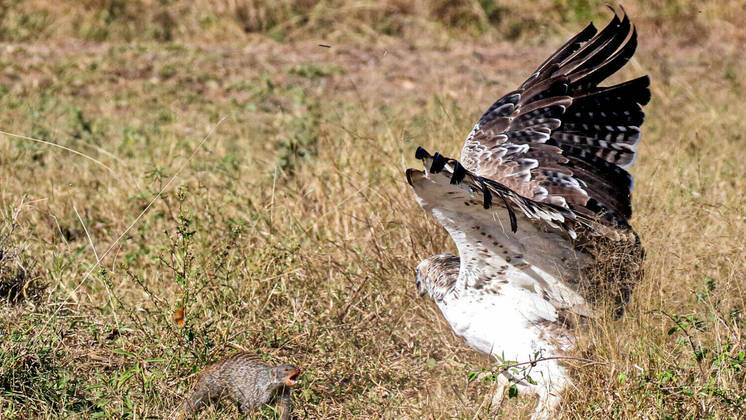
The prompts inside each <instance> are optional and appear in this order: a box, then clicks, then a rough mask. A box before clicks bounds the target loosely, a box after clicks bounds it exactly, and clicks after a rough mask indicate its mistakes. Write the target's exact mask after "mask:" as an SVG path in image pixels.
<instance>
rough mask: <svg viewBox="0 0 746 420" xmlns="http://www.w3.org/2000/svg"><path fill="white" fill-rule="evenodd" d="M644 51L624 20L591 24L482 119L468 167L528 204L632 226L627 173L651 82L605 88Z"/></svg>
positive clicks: (472, 136)
mask: <svg viewBox="0 0 746 420" xmlns="http://www.w3.org/2000/svg"><path fill="white" fill-rule="evenodd" d="M636 47H637V32H636V30H635V28H634V26H633V25H631V24H630V21H629V19H628V17H627V16H626V15H624V14H622V15H621V16H618V15H616V14H615V16H614V18H613V19H612V20H611V22H610V23H609V24H608V25H607V26H606V28H604V29H603V30H602V31H601V32H598V33H596V28H595V27H594V26H593V24H590V25H588V26H587V27H586V28H585V29H584V30H583V31H582V32H580V33H579V34H577V35H576V36H574V37H573V38H571V39H570V40H569V41H567V43H565V45H563V46H562V47H561V48H560V49H559V50H557V51H556V52H555V53H554V54H552V55H551V56H550V57H549V58H548V59H547V60H546V61H545V62H544V63H542V64H541V65H540V66H539V68H538V69H536V71H535V72H534V73H533V74H532V75H531V76H530V77H529V78H528V80H526V81H525V82H524V83H523V84H522V85H521V87H520V88H518V89H517V90H515V91H513V92H511V93H509V94H507V95H505V96H503V97H502V98H501V99H499V100H498V101H497V102H495V104H493V105H492V106H491V107H490V108H489V109H488V110H487V112H485V113H484V115H482V117H481V118H480V119H479V121H478V122H477V123H476V125H475V126H474V128H473V129H472V130H471V132H470V133H469V135H468V137H467V139H466V142H465V144H464V147H463V150H462V152H461V163H462V164H463V165H464V167H465V168H466V169H468V170H470V171H471V172H473V173H474V174H475V175H477V176H479V177H481V178H484V179H489V180H491V181H493V182H495V183H498V184H500V185H502V186H504V187H505V188H508V189H510V190H512V191H513V192H515V193H516V194H518V195H520V196H523V197H525V198H529V199H531V200H533V201H537V202H543V203H551V204H554V205H557V206H560V207H563V208H565V209H569V210H571V211H572V212H574V213H577V214H582V215H584V216H588V217H593V218H597V219H599V220H601V221H602V222H603V223H605V224H608V225H610V226H616V227H620V228H625V227H627V226H628V225H627V219H629V217H630V216H631V214H632V210H631V206H630V193H631V190H632V177H631V176H630V175H629V174H628V173H627V171H625V169H624V168H627V167H628V166H629V165H631V164H632V162H633V161H634V158H635V154H636V151H635V146H636V145H637V143H638V142H639V140H640V128H639V127H640V125H641V124H642V122H643V119H644V113H643V112H642V109H641V105H645V104H646V103H647V102H648V101H649V100H650V91H649V89H648V85H649V79H648V77H647V76H643V77H640V78H637V79H634V80H630V81H627V82H624V83H620V84H617V85H614V86H609V87H599V86H598V85H599V83H601V82H602V81H603V80H605V79H606V78H608V77H609V76H611V75H612V74H613V73H615V72H616V71H617V70H619V69H620V68H621V67H622V66H624V64H625V63H627V61H629V59H630V58H631V57H632V55H633V54H634V52H635V49H636Z"/></svg>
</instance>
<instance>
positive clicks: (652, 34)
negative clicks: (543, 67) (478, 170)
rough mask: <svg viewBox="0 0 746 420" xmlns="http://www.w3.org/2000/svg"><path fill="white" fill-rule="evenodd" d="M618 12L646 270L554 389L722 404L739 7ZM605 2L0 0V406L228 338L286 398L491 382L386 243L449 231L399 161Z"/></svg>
mask: <svg viewBox="0 0 746 420" xmlns="http://www.w3.org/2000/svg"><path fill="white" fill-rule="evenodd" d="M65 3H66V4H65ZM626 7H627V10H628V12H629V13H630V15H631V16H632V18H633V21H635V22H636V23H637V24H638V28H639V32H640V47H639V48H638V53H637V56H636V59H635V60H633V61H632V63H631V65H629V66H628V67H627V68H626V69H625V70H624V71H623V72H622V73H623V74H622V75H621V77H626V78H628V77H631V76H635V75H641V74H650V76H651V78H652V80H653V86H652V90H653V100H652V101H651V103H650V105H649V106H648V107H647V112H648V119H647V121H646V123H645V126H644V130H643V131H644V137H643V142H642V143H641V145H640V147H639V150H640V157H639V159H638V161H637V163H636V164H635V165H634V166H633V169H632V172H633V175H634V176H635V178H636V181H637V182H636V186H635V191H634V200H633V205H634V209H635V212H636V213H635V217H634V219H633V221H632V222H633V225H634V226H635V227H636V228H637V230H638V232H639V233H640V235H641V237H642V239H643V242H644V244H645V245H646V249H647V260H646V264H645V267H646V275H645V278H644V280H643V281H642V283H641V284H640V285H639V287H638V288H637V289H636V291H635V294H634V296H633V303H632V305H631V306H630V307H629V310H628V312H627V315H626V316H625V317H624V318H623V319H622V320H619V321H613V320H610V319H609V320H604V321H602V322H600V323H599V324H598V325H597V326H596V328H595V329H593V330H590V331H587V332H584V333H583V334H584V335H583V336H582V337H581V343H580V346H579V349H578V351H577V353H578V355H579V356H582V357H585V358H589V359H593V360H597V361H598V362H599V363H598V364H593V365H580V364H572V366H573V367H574V369H573V370H572V371H573V375H574V376H575V378H576V381H575V386H574V387H573V388H572V389H570V390H568V392H567V395H566V402H565V403H564V405H563V413H564V415H565V417H566V418H578V419H585V418H608V417H609V416H612V417H616V418H636V417H644V418H663V417H669V418H735V417H738V416H739V415H740V414H739V413H741V412H742V411H743V410H744V406H745V405H746V402H744V399H745V398H746V353H745V352H746V337H744V332H746V326H745V323H746V314H745V313H744V301H745V299H746V290H744V288H745V287H746V282H744V278H745V277H746V250H745V249H744V238H746V210H745V209H744V191H746V181H744V180H745V179H746V171H745V170H744V165H743V163H744V162H746V147H745V146H746V137H744V134H743V133H744V132H746V119H744V116H745V114H744V110H743V105H742V104H743V102H744V99H745V98H744V83H746V77H745V76H744V69H746V52H744V48H743V45H744V43H746V29H744V26H743V22H744V21H746V9H745V6H744V5H743V3H742V2H739V1H727V0H725V1H719V2H708V3H707V4H700V2H694V1H688V0H666V1H664V0H658V1H651V2H647V3H646V5H645V6H642V5H638V4H626ZM607 18H608V13H607V12H606V11H605V9H604V8H603V7H602V2H600V1H593V0H585V1H583V0H555V1H549V0H544V1H539V2H537V3H531V2H525V1H523V2H521V1H513V0H509V1H500V2H493V1H487V0H482V1H476V0H461V1H457V2H447V1H445V0H433V1H425V0H419V1H415V2H406V1H398V0H388V1H383V2H374V1H366V0H357V1H347V2H343V1H341V0H336V1H334V0H329V1H318V0H293V1H291V0H282V1H277V2H270V1H269V0H266V1H261V0H257V1H251V0H224V1H221V2H207V1H197V2H187V1H154V0H141V1H133V2H131V1H123V0H86V1H82V2H77V1H66V2H58V1H54V2H53V1H34V2H31V1H19V0H0V39H2V40H3V43H2V45H0V48H1V49H2V55H0V107H1V108H2V110H3V112H2V113H0V129H1V130H3V131H5V132H8V133H15V134H21V135H24V136H28V137H30V138H33V139H37V140H32V139H30V138H19V137H16V136H10V135H2V137H1V138H0V209H1V211H2V213H0V292H2V296H1V297H0V299H2V300H1V301H0V305H2V309H0V311H2V314H1V315H0V417H3V418H15V417H43V418H48V417H58V416H65V417H68V416H72V417H78V418H90V417H115V418H122V417H128V418H142V417H163V416H166V415H168V414H169V413H170V412H171V410H172V409H173V408H174V407H175V406H176V404H177V403H178V401H180V399H181V398H182V397H183V395H185V393H186V392H187V390H188V389H189V385H190V384H191V382H192V380H191V379H192V378H193V377H192V376H190V375H191V374H192V373H194V372H197V371H198V370H199V369H200V368H201V367H203V366H205V365H206V364H207V363H208V362H210V361H213V360H215V359H217V358H219V357H220V356H222V355H224V354H226V353H229V352H232V351H235V350H237V349H247V350H251V351H256V352H257V353H260V354H262V355H264V356H265V357H267V358H268V359H271V360H273V361H283V362H285V361H286V362H289V363H293V364H296V365H298V366H302V367H303V368H304V372H303V376H302V383H301V386H300V387H299V389H298V392H297V393H296V396H297V404H296V408H295V411H294V414H295V415H296V416H297V417H299V418H422V417H427V418H443V417H457V418H485V417H487V404H488V403H489V401H490V398H491V395H490V390H491V389H492V388H493V385H492V384H490V383H488V382H485V383H480V382H471V383H469V381H468V378H469V376H470V375H469V374H470V373H471V372H474V371H479V370H482V369H488V368H490V367H491V366H493V363H492V362H490V361H489V360H487V359H486V358H483V357H480V356H478V355H476V354H474V353H473V352H472V351H471V350H470V349H469V348H467V347H466V346H465V345H464V344H463V343H462V342H460V341H459V339H457V338H456V337H454V336H453V334H452V333H451V332H450V330H449V328H448V326H447V325H446V324H445V322H444V321H443V320H442V319H441V317H440V315H439V313H438V311H437V309H436V308H435V307H434V305H432V304H431V303H429V302H428V301H427V300H425V299H419V298H417V297H416V294H415V289H414V285H413V279H412V268H413V267H414V266H415V265H416V263H417V262H418V261H419V260H420V259H421V258H423V257H425V256H427V255H430V254H433V253H437V252H442V251H445V250H452V249H453V245H452V243H451V242H450V240H449V239H448V237H447V235H446V234H445V233H444V232H443V230H442V229H441V228H440V227H439V226H438V225H437V224H436V222H434V220H432V218H430V217H427V216H426V215H425V214H424V213H423V212H422V210H421V209H420V208H419V207H418V206H417V204H416V202H415V201H414V199H413V195H412V193H411V191H410V190H409V189H408V188H407V186H406V182H405V180H404V176H403V171H404V169H405V168H406V167H408V166H411V165H416V162H415V161H414V158H413V151H414V149H415V148H416V146H417V145H423V146H425V147H426V148H427V149H428V150H433V151H435V150H438V151H441V152H444V153H447V154H449V155H456V152H457V151H458V150H459V148H460V145H461V141H462V139H463V137H464V135H465V134H466V133H467V132H468V130H469V129H470V127H471V124H472V122H473V121H474V120H476V118H477V117H478V115H479V114H480V113H481V111H482V110H484V109H485V108H486V107H487V106H488V105H489V104H491V102H492V101H493V100H494V99H495V98H496V97H497V96H499V95H501V94H502V93H505V92H507V91H509V90H510V89H512V88H513V87H515V86H517V84H519V83H520V82H521V81H522V80H523V78H524V77H525V76H526V75H527V74H528V72H529V71H530V70H532V69H533V67H534V66H535V65H537V64H538V63H539V62H540V61H541V60H542V59H543V58H544V57H545V56H546V55H547V54H548V53H550V52H551V51H552V50H553V49H554V48H555V47H556V46H558V45H559V44H560V43H561V42H562V40H563V39H564V38H566V37H568V36H569V35H571V34H572V33H574V32H575V31H577V30H578V29H580V28H581V27H582V26H583V25H584V24H585V23H586V22H587V20H589V19H595V20H596V23H597V24H599V25H602V24H604V23H605V21H606V19H607ZM319 44H325V45H329V46H330V47H331V48H326V47H322V46H319ZM38 140H44V141H49V142H52V143H54V144H56V145H58V146H60V147H57V146H53V145H49V144H42V143H40V142H38ZM61 147H65V148H69V149H71V150H75V151H77V152H78V153H73V152H71V151H69V150H64V149H62V148H61ZM138 215H142V217H139V216H138ZM99 258H100V260H101V261H100V263H99V264H97V263H96V262H97V260H98V259H99ZM179 308H183V309H184V318H183V320H181V319H179V318H178V317H175V316H174V314H175V313H177V312H178V310H179ZM182 321H183V324H182ZM530 404H531V400H530V399H521V398H518V399H510V400H508V401H507V402H506V403H505V404H504V406H503V407H502V412H503V414H506V416H513V415H516V414H517V413H525V412H528V411H529V409H530V408H531V407H530ZM235 413H236V408H235V407H232V406H225V407H223V408H220V409H212V410H208V411H206V412H204V413H203V414H202V417H203V418H212V417H228V416H231V415H234V414H235ZM263 415H264V416H265V417H266V418H272V417H273V416H274V414H273V413H272V412H271V410H266V411H265V412H264V414H263ZM509 418H510V417H509Z"/></svg>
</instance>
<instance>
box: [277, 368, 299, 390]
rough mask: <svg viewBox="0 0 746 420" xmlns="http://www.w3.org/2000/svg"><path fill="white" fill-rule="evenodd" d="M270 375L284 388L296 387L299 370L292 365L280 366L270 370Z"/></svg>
mask: <svg viewBox="0 0 746 420" xmlns="http://www.w3.org/2000/svg"><path fill="white" fill-rule="evenodd" d="M272 375H273V376H274V378H275V380H276V381H277V383H282V384H283V385H285V386H296V385H297V384H298V375H300V369H298V368H297V367H295V366H293V365H280V366H277V367H275V368H273V369H272Z"/></svg>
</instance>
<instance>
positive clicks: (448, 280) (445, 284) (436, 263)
mask: <svg viewBox="0 0 746 420" xmlns="http://www.w3.org/2000/svg"><path fill="white" fill-rule="evenodd" d="M459 261H460V260H459V257H457V256H455V255H451V254H438V255H433V256H430V257H427V258H425V259H424V260H422V262H420V263H419V264H418V265H417V268H415V270H414V283H415V285H416V286H417V292H418V293H419V294H420V296H424V295H425V293H428V294H429V295H430V297H431V298H433V300H435V301H439V300H441V299H443V297H444V296H445V295H446V294H447V293H448V292H449V291H450V290H451V288H453V285H454V284H456V280H457V279H458V271H459V265H460V262H459Z"/></svg>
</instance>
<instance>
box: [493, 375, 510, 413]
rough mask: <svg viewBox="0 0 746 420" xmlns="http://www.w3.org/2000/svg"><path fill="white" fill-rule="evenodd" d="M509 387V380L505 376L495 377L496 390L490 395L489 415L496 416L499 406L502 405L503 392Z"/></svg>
mask: <svg viewBox="0 0 746 420" xmlns="http://www.w3.org/2000/svg"><path fill="white" fill-rule="evenodd" d="M509 387H510V380H509V379H508V378H507V377H505V375H497V389H496V390H495V393H494V394H493V395H492V401H491V402H490V412H489V413H490V414H491V415H496V414H497V412H498V410H500V406H501V405H502V402H503V398H504V397H505V390H506V389H507V388H509Z"/></svg>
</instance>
